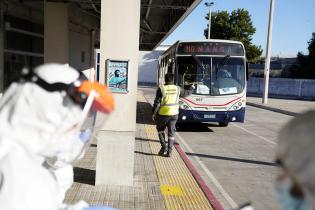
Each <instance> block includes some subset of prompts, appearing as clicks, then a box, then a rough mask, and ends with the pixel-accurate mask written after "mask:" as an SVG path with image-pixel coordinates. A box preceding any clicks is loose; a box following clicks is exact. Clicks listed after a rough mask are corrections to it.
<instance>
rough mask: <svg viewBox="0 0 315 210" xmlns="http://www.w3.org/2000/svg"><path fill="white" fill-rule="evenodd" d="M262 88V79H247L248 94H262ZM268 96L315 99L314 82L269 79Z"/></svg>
mask: <svg viewBox="0 0 315 210" xmlns="http://www.w3.org/2000/svg"><path fill="white" fill-rule="evenodd" d="M263 88H264V79H263V78H257V77H250V78H249V81H248V84H247V93H248V94H262V92H263ZM269 95H271V96H285V97H292V98H308V99H310V98H313V99H315V80H307V79H286V78H270V80H269Z"/></svg>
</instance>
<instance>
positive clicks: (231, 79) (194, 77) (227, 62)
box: [176, 56, 245, 96]
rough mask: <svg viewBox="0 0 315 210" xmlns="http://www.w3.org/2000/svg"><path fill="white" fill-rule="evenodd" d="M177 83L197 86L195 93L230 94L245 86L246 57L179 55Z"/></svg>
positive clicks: (239, 90) (236, 92) (240, 90)
mask: <svg viewBox="0 0 315 210" xmlns="http://www.w3.org/2000/svg"><path fill="white" fill-rule="evenodd" d="M176 81H177V85H178V86H181V87H183V88H185V89H189V88H190V87H191V86H192V85H194V86H195V89H194V92H193V94H198V95H212V96H219V95H230V94H238V93H241V92H242V91H243V90H244V88H245V66H244V58H239V57H238V58H236V57H230V56H225V57H203V56H179V57H177V78H176Z"/></svg>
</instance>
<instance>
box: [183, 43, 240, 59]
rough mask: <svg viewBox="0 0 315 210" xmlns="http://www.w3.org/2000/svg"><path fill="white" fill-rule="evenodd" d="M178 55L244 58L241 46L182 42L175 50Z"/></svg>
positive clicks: (235, 44)
mask: <svg viewBox="0 0 315 210" xmlns="http://www.w3.org/2000/svg"><path fill="white" fill-rule="evenodd" d="M177 54H180V55H191V54H196V55H230V56H244V54H245V53H244V49H243V46H242V45H241V44H237V43H224V42H183V43H180V44H179V46H178V49H177Z"/></svg>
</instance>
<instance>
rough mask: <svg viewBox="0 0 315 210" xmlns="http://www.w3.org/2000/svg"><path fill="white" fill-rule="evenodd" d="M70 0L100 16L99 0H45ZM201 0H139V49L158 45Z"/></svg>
mask: <svg viewBox="0 0 315 210" xmlns="http://www.w3.org/2000/svg"><path fill="white" fill-rule="evenodd" d="M47 1H48V2H62V3H64V2H70V3H75V4H77V5H78V6H79V7H80V8H81V9H83V10H85V11H86V12H89V13H90V14H92V15H94V16H98V17H100V11H101V0H47ZM19 2H21V3H26V4H28V5H30V4H39V3H41V4H42V2H43V0H19ZM200 2H201V0H141V16H140V17H141V19H140V31H139V32H140V40H139V41H140V44H139V49H140V50H152V49H154V48H156V47H158V46H159V45H160V44H161V42H163V41H164V40H165V39H166V38H167V37H168V36H169V35H170V34H171V33H172V32H173V31H174V30H175V28H176V27H177V26H178V25H179V24H180V23H181V22H183V20H184V19H185V18H186V17H187V16H188V15H189V14H190V13H191V12H192V11H193V9H194V8H195V7H196V6H197V5H198V4H199V3H200Z"/></svg>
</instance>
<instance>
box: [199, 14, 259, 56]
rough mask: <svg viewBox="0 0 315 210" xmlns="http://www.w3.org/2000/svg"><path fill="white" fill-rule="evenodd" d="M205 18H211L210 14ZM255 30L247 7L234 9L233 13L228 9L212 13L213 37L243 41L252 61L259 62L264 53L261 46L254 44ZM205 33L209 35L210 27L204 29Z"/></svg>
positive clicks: (247, 54) (206, 35)
mask: <svg viewBox="0 0 315 210" xmlns="http://www.w3.org/2000/svg"><path fill="white" fill-rule="evenodd" d="M205 18H206V19H207V20H209V14H208V15H207V16H206V17H205ZM255 32H256V28H255V27H254V26H253V22H252V20H251V16H250V14H249V12H248V11H247V10H245V9H237V10H234V11H232V12H231V14H230V13H229V12H228V11H218V12H214V13H212V14H211V38H212V39H227V40H236V41H241V42H243V44H244V46H245V49H246V56H247V59H248V60H249V61H250V62H257V61H258V59H259V57H260V56H261V54H262V49H261V46H256V45H254V44H252V36H253V34H254V33H255ZM204 35H205V37H208V27H207V28H206V29H205V30H204Z"/></svg>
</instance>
